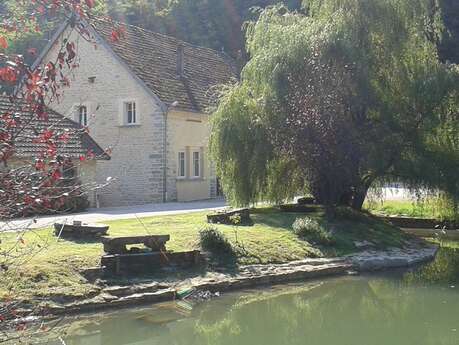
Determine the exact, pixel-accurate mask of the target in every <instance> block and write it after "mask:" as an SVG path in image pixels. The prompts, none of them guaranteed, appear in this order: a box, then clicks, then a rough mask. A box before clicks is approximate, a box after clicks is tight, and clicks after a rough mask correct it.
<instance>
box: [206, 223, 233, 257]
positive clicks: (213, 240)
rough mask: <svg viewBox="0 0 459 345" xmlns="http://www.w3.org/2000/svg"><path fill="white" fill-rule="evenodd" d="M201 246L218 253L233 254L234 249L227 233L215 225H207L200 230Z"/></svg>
mask: <svg viewBox="0 0 459 345" xmlns="http://www.w3.org/2000/svg"><path fill="white" fill-rule="evenodd" d="M199 239H200V243H201V248H202V249H204V250H206V251H209V252H211V253H212V254H218V255H233V254H234V250H233V247H232V246H231V243H230V242H229V241H228V239H227V238H226V237H225V235H224V234H223V233H222V232H221V231H219V230H218V229H216V228H214V227H206V228H204V229H201V230H200V231H199Z"/></svg>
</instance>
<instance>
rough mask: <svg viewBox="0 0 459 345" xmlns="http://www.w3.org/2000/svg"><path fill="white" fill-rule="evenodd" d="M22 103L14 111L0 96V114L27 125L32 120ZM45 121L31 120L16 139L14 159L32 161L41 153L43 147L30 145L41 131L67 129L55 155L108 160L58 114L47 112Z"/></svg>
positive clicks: (82, 131) (68, 121)
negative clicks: (63, 140) (65, 140)
mask: <svg viewBox="0 0 459 345" xmlns="http://www.w3.org/2000/svg"><path fill="white" fill-rule="evenodd" d="M25 109H26V107H25V103H21V102H16V103H15V105H14V107H13V106H12V103H11V102H10V100H9V98H8V97H7V96H2V95H0V114H4V113H6V112H14V113H15V114H18V115H19V116H20V119H21V121H22V123H27V121H30V120H31V119H32V114H31V112H30V111H28V110H25ZM47 114H48V120H47V121H42V120H39V119H37V118H35V115H34V119H33V120H32V122H31V123H30V125H28V126H26V128H25V130H24V131H23V132H22V134H20V135H19V136H18V138H17V139H16V146H15V149H16V155H18V156H19V157H27V158H28V157H35V156H37V155H38V154H39V153H40V152H42V151H43V148H44V145H43V144H37V143H33V142H32V141H33V140H34V139H36V138H37V134H36V133H35V131H36V132H37V133H43V131H44V130H46V129H48V128H50V129H52V130H53V131H55V132H62V133H64V132H65V130H66V129H69V131H67V132H68V134H69V140H68V142H67V143H61V144H59V145H58V149H57V152H58V154H59V155H63V156H66V157H70V158H79V157H81V156H85V155H87V154H88V152H89V151H91V152H92V153H93V154H94V155H95V159H104V160H107V159H110V157H109V156H108V155H107V154H106V153H105V152H104V150H103V149H102V148H101V147H100V146H99V145H98V144H97V143H96V142H95V141H94V139H92V138H91V137H90V136H89V135H88V134H87V133H86V132H85V131H84V130H82V129H81V127H80V126H79V125H78V124H77V123H76V122H74V121H71V120H69V119H68V118H65V117H64V116H62V115H60V114H59V113H57V112H55V111H53V110H51V109H48V112H47Z"/></svg>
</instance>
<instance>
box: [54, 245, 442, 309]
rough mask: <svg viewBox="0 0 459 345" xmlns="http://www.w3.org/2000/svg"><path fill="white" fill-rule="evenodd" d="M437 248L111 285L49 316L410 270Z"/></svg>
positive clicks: (382, 252)
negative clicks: (181, 294)
mask: <svg viewBox="0 0 459 345" xmlns="http://www.w3.org/2000/svg"><path fill="white" fill-rule="evenodd" d="M437 249H438V248H437V247H436V246H428V247H422V248H419V247H418V248H410V249H396V248H394V249H392V250H388V251H365V252H362V253H359V254H353V255H349V256H346V257H341V258H330V259H305V260H300V261H293V262H289V263H285V264H270V265H249V266H241V267H240V268H239V271H238V272H237V273H235V274H230V273H217V272H209V273H207V274H206V276H204V277H201V276H199V277H195V278H192V279H187V280H182V281H179V282H175V283H168V284H163V283H157V282H153V283H149V284H140V285H132V286H110V287H107V288H105V289H103V290H102V291H101V293H100V294H99V295H98V296H96V297H94V298H92V299H88V300H84V301H80V302H75V303H70V304H67V305H59V306H56V305H55V306H52V307H49V308H48V309H47V310H46V312H47V315H50V314H51V315H53V314H65V315H67V314H78V313H88V312H96V311H100V310H104V309H111V308H120V307H133V306H136V305H141V304H147V303H157V302H163V301H170V300H174V299H176V297H177V291H180V290H183V289H190V288H191V289H194V290H196V291H211V292H225V291H231V290H237V289H244V288H249V287H250V288H251V287H256V286H262V285H273V284H280V283H287V282H294V281H302V280H307V279H314V278H318V277H325V276H333V275H347V274H349V273H350V272H353V271H358V272H365V271H375V270H383V269H390V268H396V267H408V266H411V265H414V264H418V263H422V262H427V261H430V260H432V259H433V258H434V257H435V254H436V252H437Z"/></svg>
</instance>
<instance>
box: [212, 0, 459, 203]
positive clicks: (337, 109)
mask: <svg viewBox="0 0 459 345" xmlns="http://www.w3.org/2000/svg"><path fill="white" fill-rule="evenodd" d="M305 8H306V12H307V13H308V15H303V14H299V13H291V12H288V10H286V9H285V8H284V7H273V8H268V9H266V10H265V11H264V12H263V13H262V15H261V16H260V18H259V20H258V21H257V22H255V23H251V24H249V25H248V28H247V43H246V44H247V51H248V53H249V54H250V57H251V58H250V61H249V62H248V64H247V65H246V66H245V67H244V69H243V71H242V76H241V81H240V82H239V83H238V84H237V85H234V86H232V87H230V88H228V89H227V90H226V91H225V92H224V93H223V95H222V97H221V100H220V103H219V106H218V108H217V109H216V110H215V113H214V116H213V122H212V135H211V140H210V147H211V153H212V156H213V159H214V162H215V163H216V168H217V173H218V175H219V176H220V178H221V181H222V185H223V188H224V190H225V192H226V194H227V196H228V198H229V199H230V201H231V202H232V203H233V204H238V205H247V204H249V203H252V202H256V201H258V200H269V201H274V202H277V201H279V200H282V199H284V198H288V197H292V196H294V195H295V194H297V193H299V192H310V193H312V194H313V195H314V196H315V198H316V199H317V200H318V201H319V202H321V203H323V204H325V205H327V206H336V205H349V206H351V207H354V208H356V209H360V208H361V207H362V204H363V202H364V200H365V197H366V194H367V191H368V189H369V188H370V187H371V186H372V185H373V184H374V183H375V182H376V181H381V180H388V179H391V180H397V181H404V182H406V183H409V184H410V185H412V186H416V187H417V188H426V187H427V188H431V189H438V190H442V191H445V192H447V193H448V195H449V196H451V197H453V198H456V196H458V195H459V184H458V180H459V179H458V177H457V171H459V170H458V168H459V150H458V148H459V146H458V138H459V126H458V116H459V115H458V114H459V70H458V68H457V67H455V66H453V65H445V64H442V63H441V62H440V61H439V59H438V54H437V50H436V41H437V38H438V35H439V33H440V32H441V31H442V23H441V20H440V15H439V14H438V12H437V11H436V10H433V7H432V0H380V1H367V0H309V1H306V3H305ZM456 200H457V199H456Z"/></svg>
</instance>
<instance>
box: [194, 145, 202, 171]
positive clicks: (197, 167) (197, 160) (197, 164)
mask: <svg viewBox="0 0 459 345" xmlns="http://www.w3.org/2000/svg"><path fill="white" fill-rule="evenodd" d="M193 177H201V152H199V151H194V152H193Z"/></svg>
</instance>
